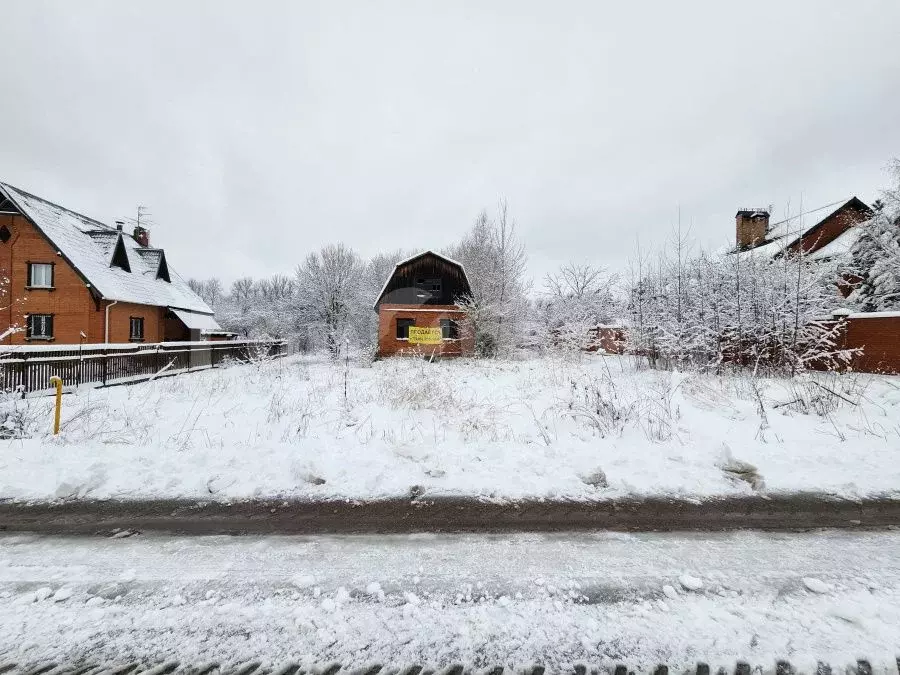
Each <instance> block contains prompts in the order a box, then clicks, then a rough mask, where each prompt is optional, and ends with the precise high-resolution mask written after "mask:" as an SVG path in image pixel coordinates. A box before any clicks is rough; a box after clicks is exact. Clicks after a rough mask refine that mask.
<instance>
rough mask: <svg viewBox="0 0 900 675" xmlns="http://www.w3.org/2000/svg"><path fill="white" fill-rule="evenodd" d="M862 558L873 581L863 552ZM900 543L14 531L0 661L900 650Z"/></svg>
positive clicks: (872, 537) (474, 662)
mask: <svg viewBox="0 0 900 675" xmlns="http://www.w3.org/2000/svg"><path fill="white" fill-rule="evenodd" d="M861 560H864V561H865V563H866V565H865V569H864V570H860V568H859V561H861ZM898 561H900V534H898V533H894V532H890V533H881V534H866V533H857V534H847V533H829V532H824V533H822V532H820V533H813V534H795V535H789V536H788V535H759V534H751V533H740V534H728V535H725V534H719V535H710V534H706V535H658V534H657V535H613V534H596V535H586V534H578V535H571V536H570V535H563V534H559V535H541V536H539V535H519V536H512V537H494V536H469V535H462V536H434V535H429V536H425V535H419V536H389V537H384V536H379V537H333V538H332V537H307V538H304V537H300V538H238V539H233V538H227V537H210V538H194V539H173V538H167V537H144V536H140V535H138V536H134V537H131V538H119V539H115V538H109V539H96V538H95V539H89V538H79V539H45V538H35V537H9V536H7V537H0V663H3V662H10V661H11V662H18V663H36V662H47V661H52V660H54V659H59V658H62V659H64V661H65V662H66V663H72V662H79V663H98V662H101V663H102V662H110V661H114V662H117V663H127V662H129V661H130V660H132V659H134V660H142V661H143V660H150V661H155V662H164V661H170V660H178V661H182V662H190V663H194V664H199V663H201V662H208V661H218V662H220V663H223V664H228V663H237V662H242V661H248V660H254V659H259V660H262V661H263V662H264V663H277V662H284V661H288V660H296V661H298V662H300V663H311V662H316V663H320V664H321V663H326V662H331V661H337V662H340V663H342V664H344V665H345V666H347V667H352V666H356V667H359V666H363V665H366V664H373V663H381V664H391V665H402V664H410V663H420V664H432V665H436V666H440V665H444V666H446V665H449V664H451V663H465V664H468V665H470V666H473V667H485V666H488V665H490V666H495V665H498V664H500V665H510V666H514V665H517V664H527V663H540V664H543V665H545V666H547V667H548V668H549V669H550V670H551V671H553V670H557V669H560V668H563V667H565V666H567V665H569V666H570V665H571V664H574V663H585V664H594V665H600V666H610V665H613V664H616V663H625V664H628V665H630V666H632V667H633V668H634V669H636V670H638V669H640V670H643V671H644V672H648V671H649V669H650V668H652V667H653V666H655V665H656V664H658V663H666V664H668V665H669V666H670V667H671V668H675V669H676V670H681V669H686V668H689V667H691V666H692V665H694V664H695V663H696V662H697V661H705V662H707V663H709V664H710V665H711V666H712V668H713V672H715V670H716V669H717V667H719V666H724V667H726V668H727V669H728V670H729V672H730V671H731V669H733V667H734V663H735V662H736V661H738V660H745V661H747V662H749V663H751V664H755V665H763V666H765V667H766V668H767V669H771V668H772V667H773V666H774V663H775V661H776V660H777V659H787V660H790V661H791V663H793V664H794V665H795V666H796V667H798V668H800V669H801V670H802V671H803V672H815V665H816V662H817V661H818V660H822V661H825V662H828V663H830V664H831V665H832V666H834V667H835V668H836V671H835V672H838V671H839V670H840V669H841V668H842V667H843V666H845V665H851V664H855V662H856V660H857V659H859V658H866V659H869V660H870V661H872V663H873V666H875V668H876V672H887V671H888V670H889V669H893V668H896V663H895V661H894V659H895V657H896V656H897V655H898V654H900V632H898V630H897V626H898V625H900V562H898Z"/></svg>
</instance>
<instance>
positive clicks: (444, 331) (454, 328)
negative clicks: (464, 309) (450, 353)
mask: <svg viewBox="0 0 900 675" xmlns="http://www.w3.org/2000/svg"><path fill="white" fill-rule="evenodd" d="M441 337H442V338H443V339H445V340H458V339H459V325H458V324H457V323H456V322H455V321H454V320H453V319H441Z"/></svg>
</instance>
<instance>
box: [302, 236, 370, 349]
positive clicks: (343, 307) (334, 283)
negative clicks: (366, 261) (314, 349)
mask: <svg viewBox="0 0 900 675" xmlns="http://www.w3.org/2000/svg"><path fill="white" fill-rule="evenodd" d="M364 272H365V267H364V265H363V263H362V261H361V260H360V258H359V256H358V255H357V254H356V253H355V252H354V251H353V250H352V249H350V248H349V247H347V246H345V245H344V244H329V245H328V246H325V247H324V248H322V250H321V251H319V252H318V253H310V254H309V255H308V256H307V257H306V260H304V262H303V263H302V264H301V265H300V266H299V267H298V268H297V270H296V282H297V297H296V301H297V302H296V309H295V311H296V313H297V314H298V318H299V322H300V324H301V325H303V326H305V327H306V328H307V330H308V331H311V332H310V333H309V337H310V338H311V339H313V340H314V341H315V342H320V343H321V344H322V345H323V346H324V347H325V349H327V350H328V353H329V354H330V355H331V357H332V358H335V359H336V358H338V357H339V356H340V355H341V350H342V348H343V346H344V345H345V343H346V342H348V341H350V342H353V343H354V344H359V343H360V342H362V341H363V340H364V339H365V336H364V335H363V334H362V331H361V330H360V328H363V329H364V327H365V321H364V320H362V319H363V317H364V316H365V312H371V311H372V310H371V304H369V305H368V306H367V305H366V301H365V274H364ZM361 320H362V321H361Z"/></svg>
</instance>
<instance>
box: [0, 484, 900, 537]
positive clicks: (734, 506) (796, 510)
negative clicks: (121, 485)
mask: <svg viewBox="0 0 900 675" xmlns="http://www.w3.org/2000/svg"><path fill="white" fill-rule="evenodd" d="M822 527H829V528H859V527H862V528H885V527H900V500H895V499H866V500H860V501H853V500H847V499H838V498H834V497H830V496H827V495H816V494H799V495H787V496H779V495H772V496H768V497H735V498H727V499H710V500H703V501H700V500H678V499H633V500H628V499H622V500H616V501H609V502H602V501H598V502H576V501H572V502H566V501H519V502H496V501H485V500H479V499H453V498H446V499H428V500H408V499H395V500H383V501H375V502H357V501H333V502H306V501H281V500H272V501H246V502H235V503H222V502H196V501H165V500H161V501H143V502H140V501H139V502H126V501H115V500H107V501H89V500H79V501H71V502H58V503H34V504H29V503H18V502H5V503H0V531H6V532H39V533H45V534H102V533H108V532H110V531H111V530H115V529H120V530H121V529H132V530H138V531H141V532H150V531H159V532H170V533H176V534H197V535H212V534H341V533H344V534H362V533H404V532H421V531H428V532H554V531H592V530H598V529H603V530H617V531H634V532H654V531H687V530H706V531H721V530H736V529H748V528H749V529H759V530H785V531H788V530H797V529H811V528H822Z"/></svg>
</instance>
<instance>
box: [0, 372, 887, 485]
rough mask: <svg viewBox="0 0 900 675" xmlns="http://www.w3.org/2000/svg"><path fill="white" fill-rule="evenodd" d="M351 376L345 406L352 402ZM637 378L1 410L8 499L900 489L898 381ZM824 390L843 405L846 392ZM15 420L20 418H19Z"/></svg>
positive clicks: (102, 396) (426, 384)
mask: <svg viewBox="0 0 900 675" xmlns="http://www.w3.org/2000/svg"><path fill="white" fill-rule="evenodd" d="M345 375H346V384H347V388H346V391H347V395H346V397H345V396H344V380H345ZM758 389H759V393H760V397H761V400H762V401H763V413H764V414H761V413H760V410H759V399H758V398H757V396H756V392H755V391H754V388H753V387H752V386H751V382H750V380H749V378H747V377H746V376H744V377H739V376H722V377H716V376H713V375H704V374H688V373H668V372H658V371H649V370H640V369H637V368H636V366H635V364H634V362H633V361H632V360H630V359H628V358H624V357H622V358H619V357H602V356H585V357H583V358H577V359H569V360H566V359H556V358H544V359H541V358H533V359H526V360H520V361H469V360H459V361H447V362H443V363H428V362H425V361H419V360H401V359H394V360H386V361H381V362H378V363H375V364H374V365H372V366H368V367H364V366H356V365H352V364H351V365H350V367H349V368H348V369H347V371H346V373H345V367H344V364H332V363H329V362H327V361H323V360H316V359H312V358H292V359H286V360H282V361H276V362H270V363H264V364H259V365H249V366H234V367H231V368H227V369H221V370H214V371H208V372H202V373H194V374H190V375H182V376H178V377H171V378H164V379H162V378H161V379H158V380H156V381H153V382H145V383H141V384H135V385H132V386H123V387H112V388H108V389H82V390H80V391H78V392H77V393H71V394H68V395H66V396H65V397H64V402H63V431H62V433H61V434H60V436H59V437H58V438H57V439H54V438H52V436H51V435H50V434H49V429H50V425H51V420H52V414H51V406H52V399H50V398H29V399H26V400H24V401H7V402H6V403H5V404H4V406H5V407H4V410H5V411H6V413H11V414H9V415H8V416H7V419H6V423H5V425H4V429H5V430H7V431H8V433H22V432H24V434H25V435H30V436H31V437H30V438H24V439H13V440H0V498H4V499H13V500H47V499H49V500H56V499H73V498H194V499H214V500H238V499H246V498H254V497H274V496H284V497H294V498H310V499H323V498H337V499H342V498H350V499H377V498H386V497H409V496H419V497H425V498H429V497H434V496H441V495H455V496H459V495H477V496H480V497H485V498H493V499H516V498H529V497H530V498H566V499H580V500H594V499H614V498H618V497H622V496H627V495H666V496H681V497H687V498H692V497H706V496H716V495H749V494H767V493H774V492H785V491H812V492H823V493H829V494H834V495H840V496H843V497H850V498H855V497H859V496H866V495H891V494H896V493H897V491H898V489H900V488H898V486H900V462H897V461H896V452H897V448H898V447H900V379H898V378H891V377H881V376H868V375H849V376H829V375H813V376H807V377H803V378H798V379H796V380H793V381H791V380H766V379H761V380H759V381H758ZM829 391H832V392H835V393H836V394H838V395H839V396H833V395H831V394H830V393H829ZM13 407H15V410H13Z"/></svg>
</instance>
